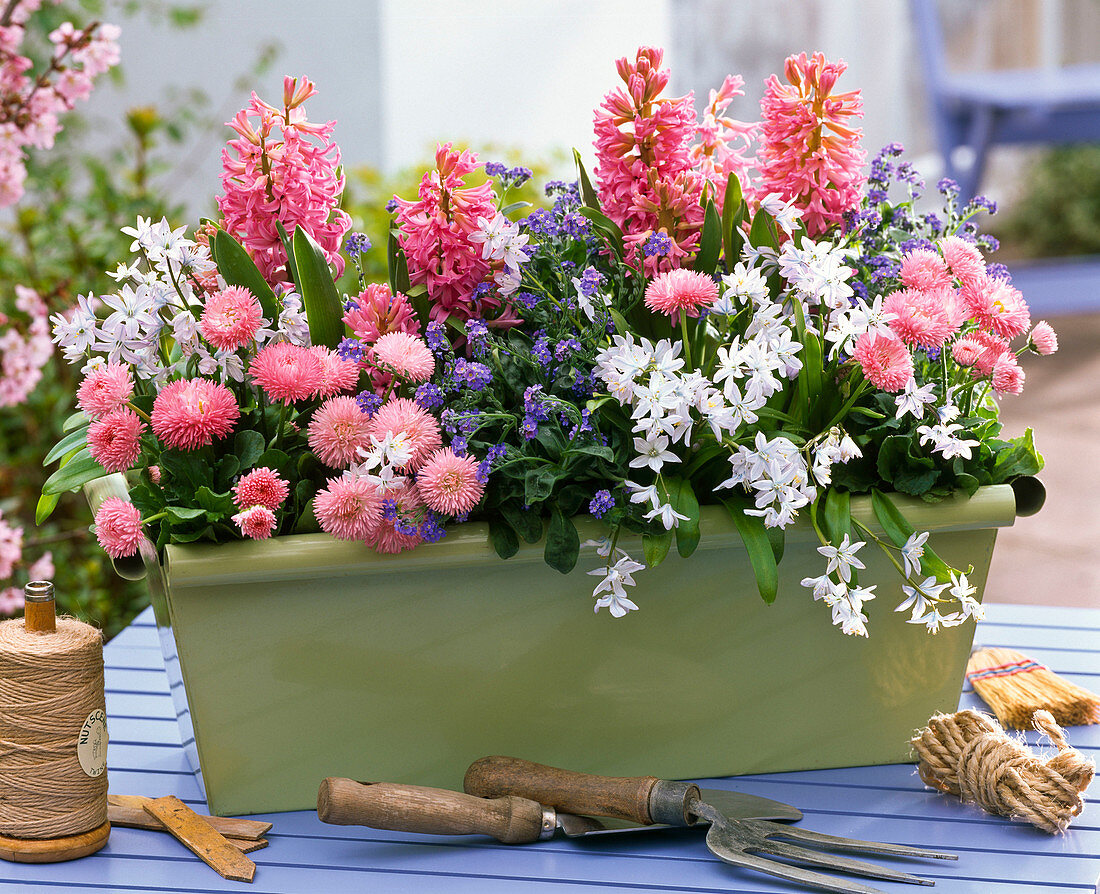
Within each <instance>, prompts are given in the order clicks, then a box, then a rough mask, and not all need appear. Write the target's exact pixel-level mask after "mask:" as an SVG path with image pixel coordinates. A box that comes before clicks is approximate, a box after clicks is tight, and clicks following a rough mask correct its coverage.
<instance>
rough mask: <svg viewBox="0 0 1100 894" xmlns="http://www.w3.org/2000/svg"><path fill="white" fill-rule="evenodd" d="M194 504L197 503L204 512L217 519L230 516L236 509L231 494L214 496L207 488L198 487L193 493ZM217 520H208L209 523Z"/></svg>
mask: <svg viewBox="0 0 1100 894" xmlns="http://www.w3.org/2000/svg"><path fill="white" fill-rule="evenodd" d="M195 502H196V503H198V504H199V506H200V507H201V508H202V509H203V510H204V511H205V512H208V513H210V514H211V515H214V516H218V517H222V516H226V515H232V514H233V510H234V509H235V508H236V507H235V506H234V503H233V495H232V494H231V493H228V492H226V493H220V494H216V493H214V492H213V491H212V490H211V489H210V488H208V487H200V488H199V489H198V490H196V491H195ZM218 520H219V519H218V518H211V519H210V521H218Z"/></svg>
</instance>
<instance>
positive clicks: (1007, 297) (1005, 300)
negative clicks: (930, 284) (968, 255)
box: [959, 276, 1031, 339]
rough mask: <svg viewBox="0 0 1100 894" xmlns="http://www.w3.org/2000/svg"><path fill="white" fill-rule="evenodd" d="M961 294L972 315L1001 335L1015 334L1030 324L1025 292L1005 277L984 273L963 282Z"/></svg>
mask: <svg viewBox="0 0 1100 894" xmlns="http://www.w3.org/2000/svg"><path fill="white" fill-rule="evenodd" d="M959 295H960V297H961V298H962V300H963V303H964V304H965V305H966V308H967V310H969V311H970V316H971V319H973V320H974V322H975V323H977V324H978V325H979V326H980V327H981V328H982V329H985V330H986V331H987V332H992V333H993V334H994V335H999V336H1001V338H1007V339H1012V338H1015V337H1016V336H1017V335H1020V334H1022V333H1024V332H1026V331H1027V328H1028V326H1030V325H1031V312H1030V311H1029V310H1028V308H1027V302H1026V301H1024V296H1023V295H1021V294H1020V291H1019V289H1016V288H1015V287H1013V286H1011V285H1009V284H1008V283H1007V282H1005V281H1004V280H1003V279H995V278H994V277H991V276H985V277H983V278H982V279H980V280H977V281H975V282H972V283H970V284H968V285H964V286H963V287H962V289H961V290H960V292H959Z"/></svg>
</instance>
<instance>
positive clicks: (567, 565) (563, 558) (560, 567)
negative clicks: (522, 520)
mask: <svg viewBox="0 0 1100 894" xmlns="http://www.w3.org/2000/svg"><path fill="white" fill-rule="evenodd" d="M580 550H581V537H580V534H578V533H577V528H576V526H575V525H574V524H573V522H572V520H570V519H568V518H566V517H565V515H564V514H562V511H561V510H560V509H558V507H557V506H555V507H554V511H553V512H551V513H550V527H549V528H548V529H547V531H546V548H545V549H544V550H543V558H545V559H546V564H547V565H549V566H550V567H551V568H553V569H554V570H555V571H560V572H561V573H562V574H568V573H569V572H570V571H572V570H573V567H574V566H575V565H576V564H577V556H578V555H580Z"/></svg>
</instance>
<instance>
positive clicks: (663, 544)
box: [642, 531, 672, 568]
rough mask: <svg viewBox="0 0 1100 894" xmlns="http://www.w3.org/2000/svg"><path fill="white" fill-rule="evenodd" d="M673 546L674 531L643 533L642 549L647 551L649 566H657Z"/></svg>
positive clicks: (647, 563)
mask: <svg viewBox="0 0 1100 894" xmlns="http://www.w3.org/2000/svg"><path fill="white" fill-rule="evenodd" d="M671 548H672V532H671V531H665V532H663V533H661V534H643V535H642V551H643V552H644V553H645V563H646V567H647V568H656V567H657V566H658V565H660V564H661V563H662V562H663V561H664V560H665V556H667V555H668V551H669V550H670V549H671Z"/></svg>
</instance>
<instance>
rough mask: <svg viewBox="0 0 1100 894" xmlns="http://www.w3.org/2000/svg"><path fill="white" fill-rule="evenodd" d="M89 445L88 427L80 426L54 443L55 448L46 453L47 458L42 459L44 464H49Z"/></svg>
mask: <svg viewBox="0 0 1100 894" xmlns="http://www.w3.org/2000/svg"><path fill="white" fill-rule="evenodd" d="M87 445H88V428H87V426H85V427H84V428H78V429H77V430H76V431H71V432H69V433H68V434H67V435H65V437H63V438H62V439H61V440H60V441H58V442H57V443H56V444H54V445H53V448H52V449H51V450H50V452H49V453H47V454H46V458H45V459H43V460H42V465H44V466H48V465H50V463H52V462H55V461H56V460H59V459H61V457H62V456H64V455H65V454H66V453H68V452H69V451H71V450H73V449H76V448H80V447H86V446H87Z"/></svg>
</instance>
